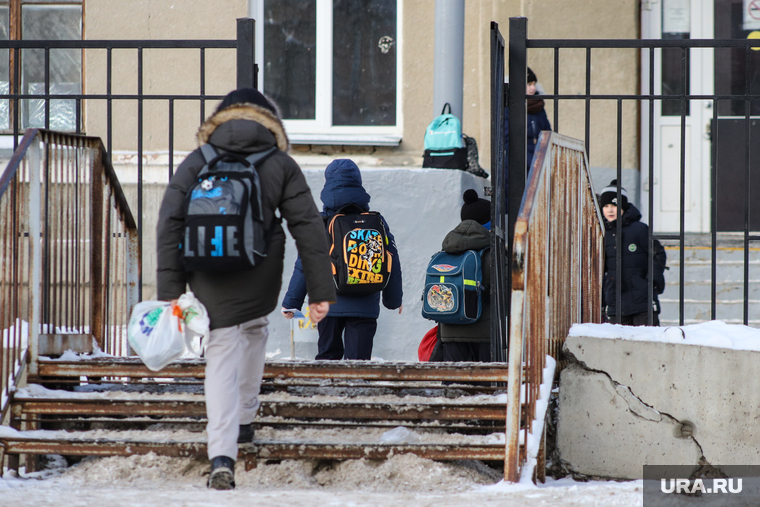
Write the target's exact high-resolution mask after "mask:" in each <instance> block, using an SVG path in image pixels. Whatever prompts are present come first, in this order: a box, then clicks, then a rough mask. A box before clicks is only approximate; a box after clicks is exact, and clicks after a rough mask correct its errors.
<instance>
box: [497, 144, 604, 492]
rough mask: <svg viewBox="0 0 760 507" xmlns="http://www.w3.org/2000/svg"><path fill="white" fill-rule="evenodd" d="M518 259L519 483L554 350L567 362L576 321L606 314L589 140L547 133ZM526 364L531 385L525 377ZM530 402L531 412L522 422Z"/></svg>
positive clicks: (525, 204) (512, 410) (513, 379)
mask: <svg viewBox="0 0 760 507" xmlns="http://www.w3.org/2000/svg"><path fill="white" fill-rule="evenodd" d="M511 261H512V262H511V269H512V307H511V310H510V333H509V385H508V393H509V394H508V400H509V401H508V407H507V459H506V462H505V478H506V479H507V480H509V481H513V482H516V481H517V480H519V476H520V472H521V469H522V466H523V464H524V463H525V462H526V460H527V445H526V446H524V447H523V449H522V450H521V449H520V445H519V441H520V431H523V432H524V435H523V437H524V439H523V441H524V442H526V443H527V442H528V434H529V433H530V432H531V431H532V429H533V421H534V419H535V418H536V401H537V400H538V396H539V387H540V386H541V384H542V383H543V381H544V379H543V370H544V367H545V366H546V356H547V354H548V355H551V356H552V357H553V358H554V359H556V360H557V362H558V363H559V359H560V354H561V351H562V346H563V344H564V341H565V338H566V337H567V333H568V331H569V329H570V326H571V325H572V324H573V323H577V322H599V321H600V320H601V306H602V305H601V296H602V276H603V269H604V228H603V226H602V220H601V215H600V213H599V208H598V205H597V202H596V196H595V194H594V190H593V185H592V182H591V176H590V174H589V171H588V159H587V157H586V152H585V148H584V144H583V142H582V141H578V140H576V139H572V138H569V137H566V136H563V135H560V134H557V133H553V132H548V131H547V132H541V135H540V137H539V140H538V144H537V146H536V155H535V158H534V160H533V165H532V167H531V172H530V175H529V176H528V182H527V185H526V187H525V193H524V194H523V198H522V203H521V206H520V213H519V215H518V217H517V222H516V224H515V237H514V247H513V255H512V259H511ZM523 365H524V367H525V382H524V386H525V387H522V385H523V383H522V382H521V381H520V376H519V372H520V371H522V368H521V366H523ZM557 371H559V368H557ZM552 380H553V379H547V381H550V382H551V381H552ZM521 391H522V396H523V398H524V399H523V403H520V397H521ZM523 404H524V407H525V408H524V409H525V410H526V412H527V413H526V414H525V415H524V416H523V419H524V420H525V421H526V424H525V426H524V427H523V428H521V427H520V418H521V414H520V410H521V405H523Z"/></svg>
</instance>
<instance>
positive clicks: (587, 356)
mask: <svg viewBox="0 0 760 507" xmlns="http://www.w3.org/2000/svg"><path fill="white" fill-rule="evenodd" d="M565 353H566V354H567V355H568V358H569V359H570V360H571V361H573V362H574V364H571V365H570V366H569V367H568V368H566V369H565V370H564V371H563V372H562V375H561V380H560V386H561V387H560V398H559V423H558V433H557V445H558V448H559V452H560V456H561V460H562V462H563V464H564V466H565V467H566V468H567V469H568V470H569V471H571V472H574V473H578V474H583V475H595V476H604V477H615V478H625V479H634V478H641V477H642V472H643V469H642V466H643V465H654V464H663V465H694V466H695V467H696V466H698V465H700V464H711V465H713V466H718V467H720V466H721V465H735V464H741V465H760V429H759V428H758V421H760V390H759V389H758V388H757V385H756V382H755V379H756V378H757V377H758V375H759V374H760V352H756V351H750V350H733V349H724V348H718V347H706V346H698V345H686V344H680V343H662V342H655V341H635V340H621V339H608V338H590V337H583V336H570V337H568V339H567V341H566V342H565Z"/></svg>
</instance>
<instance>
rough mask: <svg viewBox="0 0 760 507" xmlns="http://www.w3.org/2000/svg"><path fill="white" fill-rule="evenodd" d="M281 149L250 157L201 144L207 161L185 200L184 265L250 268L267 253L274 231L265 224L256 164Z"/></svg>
mask: <svg viewBox="0 0 760 507" xmlns="http://www.w3.org/2000/svg"><path fill="white" fill-rule="evenodd" d="M276 151H277V148H271V149H269V150H266V151H263V152H259V153H254V154H251V155H248V156H245V155H241V154H238V153H232V152H223V151H219V150H217V149H216V148H215V147H213V146H212V145H210V144H204V145H203V146H201V153H202V154H203V157H204V158H205V160H206V165H205V166H203V168H202V169H201V171H200V172H199V173H198V181H197V182H196V183H195V184H194V185H193V186H192V187H190V190H189V192H188V193H187V197H186V198H185V208H184V209H185V234H184V238H183V242H182V245H181V255H182V260H183V263H184V265H185V269H187V270H188V271H240V270H248V269H252V268H254V267H255V266H256V265H258V264H259V263H261V260H262V259H263V258H265V257H266V252H267V247H268V246H269V245H268V242H269V232H270V231H267V230H266V229H265V227H264V220H263V213H262V200H261V185H260V182H259V174H258V172H257V171H256V165H257V164H261V163H262V162H263V161H264V160H266V159H267V158H268V157H270V156H271V155H272V154H274V153H275V152H276ZM270 229H271V228H270Z"/></svg>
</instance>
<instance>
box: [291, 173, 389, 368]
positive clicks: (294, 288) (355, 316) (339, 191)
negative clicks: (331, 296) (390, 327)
mask: <svg viewBox="0 0 760 507" xmlns="http://www.w3.org/2000/svg"><path fill="white" fill-rule="evenodd" d="M320 197H321V199H322V204H323V208H322V218H323V219H324V220H325V227H326V228H328V225H329V224H330V223H331V222H333V220H332V219H333V218H334V217H335V216H336V215H338V214H341V213H355V212H368V211H369V201H370V196H369V194H368V193H367V191H366V190H365V189H364V187H363V186H362V176H361V172H360V171H359V167H358V166H357V165H356V164H355V163H354V162H353V161H352V160H349V159H338V160H334V161H332V162H331V163H330V164H329V165H328V166H327V168H326V169H325V186H324V188H323V189H322V193H321V194H320ZM347 209H348V210H349V211H346V210H347ZM360 216H365V215H360ZM367 216H368V215H367ZM368 217H369V216H368ZM379 218H380V220H381V221H382V225H383V227H384V232H385V234H386V236H387V244H386V245H385V249H386V251H387V253H388V254H390V259H391V261H390V262H391V264H390V266H388V267H389V268H390V269H389V278H388V280H387V282H386V284H385V285H384V288H383V289H382V290H379V291H377V292H375V293H373V294H368V295H363V296H352V295H347V294H345V293H343V294H342V293H341V292H340V290H339V291H338V300H337V302H336V303H333V304H332V305H330V310H329V312H328V314H327V317H325V318H324V319H323V320H322V321H321V322H319V323H318V324H317V330H318V331H319V341H318V353H317V356H316V359H336V360H337V359H371V358H372V346H373V341H374V336H375V332H376V331H377V318H378V317H379V315H380V299H381V294H382V301H383V306H385V307H386V308H388V309H389V310H396V309H398V312H399V313H401V310H402V308H403V307H402V296H403V290H402V286H401V262H400V261H399V257H398V250H397V248H396V242H395V240H394V238H393V234H391V231H390V229H389V228H388V223H387V222H386V221H385V219H384V218H383V217H382V215H379ZM370 273H371V272H369V271H368V272H367V274H370ZM334 274H335V272H334ZM336 285H337V284H336ZM305 297H306V279H305V277H304V273H303V269H302V267H301V259H300V257H299V258H298V260H296V265H295V268H294V269H293V276H292V277H291V279H290V284H289V285H288V291H287V293H286V294H285V298H284V299H283V301H282V314H283V316H284V317H285V318H287V319H292V318H293V316H294V313H293V312H292V311H289V310H293V309H300V308H301V306H302V305H303V302H304V298H305ZM344 341H345V343H344Z"/></svg>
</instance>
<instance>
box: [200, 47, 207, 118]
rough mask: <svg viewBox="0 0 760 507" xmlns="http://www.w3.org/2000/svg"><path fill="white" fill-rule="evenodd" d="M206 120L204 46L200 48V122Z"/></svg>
mask: <svg viewBox="0 0 760 507" xmlns="http://www.w3.org/2000/svg"><path fill="white" fill-rule="evenodd" d="M204 121H206V48H201V122H200V125H203V122H204Z"/></svg>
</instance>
